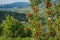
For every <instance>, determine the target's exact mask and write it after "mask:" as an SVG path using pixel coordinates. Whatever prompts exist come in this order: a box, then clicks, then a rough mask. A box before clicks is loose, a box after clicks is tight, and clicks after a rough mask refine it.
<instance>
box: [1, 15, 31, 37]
mask: <svg viewBox="0 0 60 40" xmlns="http://www.w3.org/2000/svg"><path fill="white" fill-rule="evenodd" d="M2 27H3V33H4V35H5V36H6V37H27V36H28V37H29V36H31V34H30V33H31V30H29V29H28V30H27V31H26V32H25V31H24V25H23V24H21V23H20V22H19V21H18V20H17V19H14V18H13V17H12V16H9V15H8V16H6V20H3V22H2ZM28 32H30V33H28Z"/></svg>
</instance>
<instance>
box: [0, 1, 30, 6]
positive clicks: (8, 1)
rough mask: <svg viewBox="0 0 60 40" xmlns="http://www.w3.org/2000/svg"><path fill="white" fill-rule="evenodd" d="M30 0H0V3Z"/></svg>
mask: <svg viewBox="0 0 60 40" xmlns="http://www.w3.org/2000/svg"><path fill="white" fill-rule="evenodd" d="M28 1H29V0H0V5H2V4H8V3H13V2H28Z"/></svg>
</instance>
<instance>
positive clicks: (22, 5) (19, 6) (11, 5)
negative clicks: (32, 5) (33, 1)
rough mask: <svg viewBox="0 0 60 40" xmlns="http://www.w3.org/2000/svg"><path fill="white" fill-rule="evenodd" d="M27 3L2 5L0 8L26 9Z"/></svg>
mask: <svg viewBox="0 0 60 40" xmlns="http://www.w3.org/2000/svg"><path fill="white" fill-rule="evenodd" d="M28 6H29V3H27V2H16V3H11V4H4V5H0V8H14V7H17V8H23V7H28Z"/></svg>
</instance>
